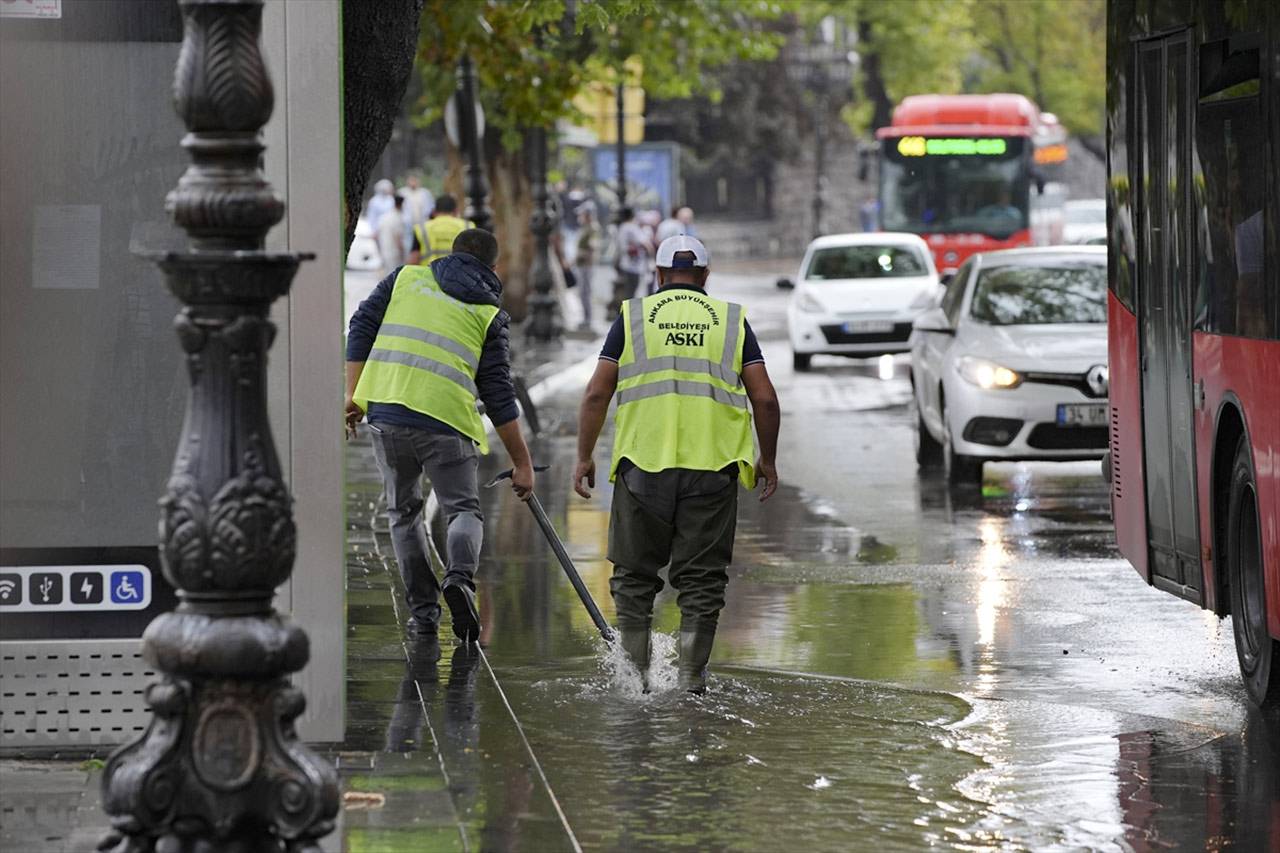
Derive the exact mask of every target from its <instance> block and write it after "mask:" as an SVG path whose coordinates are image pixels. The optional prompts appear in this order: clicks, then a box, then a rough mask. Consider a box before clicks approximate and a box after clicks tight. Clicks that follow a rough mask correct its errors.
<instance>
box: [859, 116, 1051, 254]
mask: <svg viewBox="0 0 1280 853" xmlns="http://www.w3.org/2000/svg"><path fill="white" fill-rule="evenodd" d="M913 141H917V144H916V147H913V146H912V144H911V143H912V142H913ZM965 142H968V143H972V145H973V152H974V153H938V154H935V153H932V151H934V150H937V151H939V152H953V151H960V150H965V149H961V148H959V147H957V146H958V144H959V143H965ZM933 143H950V144H949V145H947V146H940V145H936V144H933ZM979 143H982V144H981V145H979ZM1024 143H1025V140H1023V139H1020V138H1018V137H1005V138H1002V137H993V138H988V139H982V140H963V139H930V140H926V139H924V138H922V137H902V138H898V139H887V140H885V141H884V147H883V149H882V154H883V156H882V158H881V163H880V225H881V227H882V228H884V229H885V230H886V231H908V232H910V233H912V234H956V233H975V234H986V235H987V236H989V237H995V238H997V239H1000V240H1006V239H1008V238H1009V237H1010V236H1011V235H1013V234H1014V233H1015V232H1017V231H1020V230H1022V229H1024V228H1027V227H1028V226H1029V224H1030V216H1029V203H1030V195H1029V193H1030V189H1029V188H1030V173H1029V167H1028V164H1027V160H1026V158H1025V157H1024V156H1023V151H1024V150H1025V145H1024ZM919 145H924V146H925V147H924V152H923V153H922V152H921V151H920V149H919V147H918V146H919ZM978 152H982V153H978Z"/></svg>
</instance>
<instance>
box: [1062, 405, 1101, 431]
mask: <svg viewBox="0 0 1280 853" xmlns="http://www.w3.org/2000/svg"><path fill="white" fill-rule="evenodd" d="M1106 425H1107V404H1106V403H1059V404H1058V426H1068V427H1072V426H1079V427H1091V426H1106Z"/></svg>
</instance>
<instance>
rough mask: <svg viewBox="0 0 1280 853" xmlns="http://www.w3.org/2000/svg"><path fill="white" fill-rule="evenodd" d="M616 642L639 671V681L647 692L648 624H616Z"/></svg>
mask: <svg viewBox="0 0 1280 853" xmlns="http://www.w3.org/2000/svg"><path fill="white" fill-rule="evenodd" d="M618 636H619V640H618V642H619V643H621V644H622V650H623V651H624V652H626V653H627V658H628V659H629V660H630V661H631V664H632V666H634V667H635V668H636V669H637V670H639V672H640V683H641V684H643V685H644V692H645V693H648V692H649V625H648V623H645V624H644V625H643V626H641V627H637V628H624V627H622V626H618Z"/></svg>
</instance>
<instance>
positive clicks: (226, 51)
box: [98, 0, 338, 853]
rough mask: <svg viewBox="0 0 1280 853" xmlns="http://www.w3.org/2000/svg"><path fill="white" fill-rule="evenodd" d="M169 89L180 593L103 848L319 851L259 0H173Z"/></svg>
mask: <svg viewBox="0 0 1280 853" xmlns="http://www.w3.org/2000/svg"><path fill="white" fill-rule="evenodd" d="M181 7H182V14H183V30H184V36H183V42H182V49H181V53H180V55H179V57H178V64H177V71H176V77H175V81H174V101H175V105H176V107H177V111H178V114H179V115H180V116H181V117H182V120H183V122H184V123H185V124H186V126H187V129H188V131H189V133H188V134H187V135H186V137H185V138H184V139H183V140H182V146H183V147H184V148H186V149H187V151H188V152H189V153H190V154H191V157H192V161H193V162H192V164H191V166H190V167H188V169H187V171H186V173H185V174H184V175H183V176H182V178H181V179H180V180H179V182H178V186H177V187H176V188H175V189H174V190H173V191H172V192H170V193H169V196H168V199H167V203H166V207H167V209H168V210H169V212H170V214H171V215H172V216H173V218H174V220H175V221H176V222H177V224H178V225H180V226H182V227H183V228H184V229H186V231H187V233H188V234H189V235H190V238H191V244H190V248H189V249H187V250H184V251H166V252H155V253H152V257H153V258H154V260H155V261H156V262H157V263H158V264H159V266H160V269H161V270H162V271H163V273H164V276H165V280H166V282H167V284H168V286H169V289H170V290H171V291H172V292H173V293H174V295H175V296H177V297H178V299H179V300H181V302H182V303H183V308H182V311H181V312H180V313H179V314H178V316H177V320H176V323H175V325H176V328H177V332H178V339H179V342H180V344H181V346H182V349H183V351H184V352H185V353H186V361H187V370H188V374H189V376H190V380H191V391H190V395H189V397H188V402H187V417H186V420H185V423H184V425H183V431H182V435H181V437H180V439H179V444H178V452H177V458H176V459H175V461H174V465H173V473H172V475H171V476H170V478H169V483H168V487H167V489H166V491H165V494H164V496H163V497H162V498H161V501H160V507H161V517H160V554H161V560H162V564H163V567H164V574H165V577H166V578H167V579H168V580H169V582H170V583H172V584H173V586H174V587H175V588H176V589H177V593H178V598H179V601H180V604H179V605H178V608H177V610H175V611H173V612H170V613H164V614H161V615H160V616H158V617H156V619H155V620H153V621H152V622H151V624H150V625H149V626H147V630H146V633H145V634H144V635H143V654H144V656H145V657H146V660H147V662H148V664H149V665H150V666H152V667H154V668H155V669H156V670H157V671H158V672H159V673H160V680H159V681H157V682H154V683H152V684H151V685H150V687H148V689H147V704H148V705H150V706H151V709H152V711H153V712H154V716H153V717H152V720H151V725H150V726H149V727H148V728H147V731H146V732H145V733H144V734H143V735H142V736H140V737H139V738H138V739H137V740H135V741H133V742H132V743H129V744H126V745H125V746H123V747H121V748H120V749H118V750H117V751H116V752H115V753H114V754H113V755H112V756H111V758H110V759H109V760H108V761H107V766H106V769H105V772H104V774H103V779H102V790H103V796H102V801H103V807H104V809H105V811H106V813H107V814H108V815H109V816H110V819H111V825H112V831H111V833H110V835H109V836H108V837H107V838H106V839H104V841H103V843H102V844H100V845H99V848H98V849H99V850H110V851H112V853H134V851H138V852H139V853H140V851H144V850H145V851H149V850H174V851H181V850H206V851H209V853H230V851H240V852H241V853H265V851H268V850H270V851H283V850H288V851H293V853H319V850H320V847H319V843H318V839H320V838H321V837H323V836H324V835H326V834H328V833H329V832H330V831H331V830H332V829H333V825H334V819H335V817H336V815H337V811H338V784H337V778H336V774H335V772H334V769H333V767H332V765H330V764H329V763H328V762H326V761H323V760H321V759H320V758H319V757H318V756H317V755H316V754H315V753H313V752H312V751H311V750H310V749H308V748H307V747H306V746H305V745H303V744H302V743H301V742H299V740H298V735H297V732H296V730H295V728H294V722H295V721H296V720H297V718H298V716H299V715H300V714H301V713H302V711H303V708H304V707H305V705H306V700H305V698H304V697H303V694H302V691H301V690H299V689H298V688H297V687H294V686H292V685H290V684H289V681H288V679H287V676H288V675H289V674H290V673H294V672H297V671H299V670H301V669H302V667H303V666H304V665H305V664H306V662H307V658H308V654H309V653H308V644H307V636H306V633H305V632H303V630H302V629H301V628H300V627H298V626H297V625H294V624H291V623H290V622H289V621H288V620H287V619H286V618H285V617H284V616H282V615H281V614H280V613H278V612H276V611H275V610H274V609H273V608H272V597H273V596H274V594H275V590H276V588H277V587H278V586H280V585H281V584H282V583H284V582H285V581H286V580H288V579H289V575H290V573H291V572H292V570H293V561H294V555H295V552H296V540H297V533H296V529H295V526H294V521H293V512H292V508H291V505H292V500H293V499H292V496H291V495H290V494H289V490H288V488H287V487H286V486H285V484H284V482H283V480H282V478H281V474H280V463H279V460H278V459H277V457H276V450H275V446H274V444H273V442H272V437H271V427H270V424H269V423H268V422H267V407H266V401H267V394H266V384H267V377H266V364H267V351H268V350H269V349H270V346H271V341H272V339H273V338H274V336H275V326H274V325H273V324H272V323H271V321H270V320H269V319H268V315H269V312H270V307H271V303H272V302H274V301H275V300H276V299H277V298H278V297H280V296H283V295H285V294H286V293H287V292H288V291H289V286H290V282H291V281H292V279H293V276H294V273H295V272H297V269H298V264H299V262H300V261H302V260H308V259H310V258H312V257H314V256H313V255H303V254H296V253H287V252H267V251H265V250H264V249H263V245H264V238H265V236H266V233H267V231H268V230H269V229H270V228H271V227H272V226H273V225H275V224H276V223H277V222H279V221H280V219H281V218H282V217H283V216H284V202H283V200H281V199H280V197H279V196H277V195H276V193H275V192H274V190H273V189H272V188H271V186H270V184H268V183H267V181H266V179H265V177H264V176H263V174H262V171H261V168H260V166H259V163H260V160H261V155H262V151H263V144H262V135H261V129H262V126H263V125H264V124H265V123H266V121H267V119H268V118H269V117H270V115H271V109H272V101H273V94H272V89H271V80H270V78H269V76H268V74H267V70H266V66H265V65H264V63H263V59H262V53H261V48H260V45H259V36H260V34H261V30H262V0H232V2H227V0H182V2H181Z"/></svg>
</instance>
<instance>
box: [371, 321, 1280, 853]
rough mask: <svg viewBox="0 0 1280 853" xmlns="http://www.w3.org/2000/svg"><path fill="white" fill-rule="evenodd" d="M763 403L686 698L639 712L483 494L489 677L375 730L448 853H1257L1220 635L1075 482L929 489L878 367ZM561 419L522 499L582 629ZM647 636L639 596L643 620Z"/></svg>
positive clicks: (516, 526)
mask: <svg viewBox="0 0 1280 853" xmlns="http://www.w3.org/2000/svg"><path fill="white" fill-rule="evenodd" d="M762 325H763V324H762ZM762 337H763V336H762ZM765 346H766V356H767V357H770V358H771V363H772V364H782V363H784V359H782V358H779V357H777V355H776V352H775V351H774V350H771V349H770V347H773V346H775V344H774V343H771V342H769V341H768V340H766V341H765ZM770 353H774V354H773V355H770ZM779 372H785V367H783V368H781V369H779ZM785 380H786V382H785V385H784V386H783V388H784V394H785V397H784V407H786V409H787V411H788V413H789V416H790V417H794V418H796V419H797V420H796V423H798V424H801V425H800V426H797V427H795V428H793V429H791V430H789V431H786V432H784V447H783V448H782V449H781V451H780V460H781V464H780V472H781V474H782V477H783V483H784V486H783V489H782V490H781V491H780V494H779V495H778V497H777V498H776V499H775V500H774V501H771V502H770V503H769V504H768V505H767V506H765V507H761V506H760V505H758V504H757V503H756V502H755V501H753V500H750V499H749V498H746V497H745V496H744V499H743V501H742V507H743V509H742V512H741V519H740V524H739V537H738V543H737V549H736V553H735V560H734V566H733V568H732V570H731V572H732V580H731V583H730V586H729V590H728V605H727V607H726V609H725V611H724V613H723V615H722V617H721V630H720V634H719V639H718V641H717V645H716V651H715V655H714V656H713V660H712V680H711V688H712V691H711V693H709V694H708V695H707V696H706V697H704V698H701V699H690V698H687V697H682V696H678V695H675V694H672V693H670V692H664V691H662V690H659V691H657V692H656V693H655V694H654V695H651V696H647V697H645V696H641V695H639V694H638V691H637V690H636V689H635V685H634V683H630V682H628V681H627V678H626V677H625V674H623V673H622V672H621V671H620V670H619V668H618V667H617V665H616V662H614V663H610V657H609V655H607V654H605V653H604V652H603V651H602V648H601V644H600V643H599V641H598V640H597V639H596V635H595V632H594V629H593V628H592V626H591V623H590V621H589V619H588V617H587V615H586V614H585V612H583V610H582V608H581V606H580V605H579V603H578V601H577V599H576V597H575V596H574V593H573V591H572V588H571V587H570V586H569V584H568V582H567V581H566V580H565V579H564V577H563V575H562V573H561V572H560V570H559V567H558V566H557V565H556V563H555V560H554V558H553V557H552V555H551V553H550V550H549V549H548V548H547V546H546V544H545V542H544V541H543V540H542V538H541V536H540V534H539V532H538V530H537V528H536V526H535V525H534V523H533V520H532V518H531V516H530V515H529V513H528V512H527V511H526V510H525V509H524V507H522V506H520V505H519V504H518V503H517V502H515V501H514V500H513V499H512V498H511V496H510V495H509V494H508V493H506V492H505V491H502V490H497V491H493V492H487V493H485V494H484V496H483V500H484V502H485V507H484V510H485V514H486V519H487V536H488V540H487V542H486V546H485V552H484V560H483V565H482V569H481V576H480V583H479V585H480V606H481V614H482V620H483V622H484V625H485V631H484V635H483V639H484V643H485V650H486V656H487V660H488V662H489V664H490V665H491V666H492V675H491V674H490V673H489V671H488V670H487V669H486V668H484V667H483V666H482V667H479V668H477V669H475V670H467V669H466V668H465V667H461V668H460V667H458V665H457V663H456V662H455V661H454V660H453V659H452V649H453V646H452V643H451V641H450V642H449V643H447V644H446V646H445V649H444V657H443V658H442V660H441V662H440V664H439V665H438V668H439V670H438V673H437V674H436V675H434V676H432V675H431V674H430V673H427V674H421V673H419V674H415V675H414V676H413V682H414V684H415V685H416V687H417V690H418V692H419V696H420V698H421V702H422V708H423V709H424V711H423V715H422V720H421V723H420V724H419V722H418V721H416V720H414V719H413V718H412V717H411V716H406V717H404V718H402V719H401V718H396V717H395V716H394V715H391V716H389V717H388V718H386V719H384V721H383V729H382V731H381V733H380V735H379V737H380V738H381V740H380V743H381V744H382V745H384V746H385V747H388V748H392V749H405V748H408V745H409V744H410V743H411V742H419V741H425V740H427V739H428V738H429V739H430V740H431V742H432V743H433V744H434V745H435V750H436V753H437V755H438V759H439V764H440V769H441V775H442V777H443V779H445V780H447V781H446V782H444V783H443V784H444V785H445V788H446V790H447V791H448V792H449V796H450V797H451V800H452V802H453V804H454V809H455V812H456V814H457V815H458V818H459V820H460V821H462V823H463V826H464V831H463V839H462V843H463V844H464V845H468V849H484V850H537V851H541V850H544V849H552V850H553V849H573V846H574V844H575V843H576V844H578V845H580V847H581V848H582V849H586V850H610V851H612V850H664V851H665V850H730V849H732V850H761V851H772V850H780V849H805V848H807V849H814V850H849V849H867V850H880V849H900V850H918V849H922V848H924V847H928V846H939V847H943V848H948V849H964V850H984V849H999V850H1005V849H1013V850H1017V849H1034V850H1077V849H1093V850H1135V851H1144V850H1157V849H1159V850H1163V849H1178V848H1181V849H1191V850H1199V849H1206V848H1208V849H1224V848H1230V847H1234V848H1235V849H1242V850H1251V851H1252V850H1269V849H1280V805H1278V801H1280V782H1278V781H1277V778H1278V777H1280V771H1278V770H1277V766H1278V765H1280V754H1278V751H1277V750H1278V748H1277V743H1278V742H1280V721H1277V720H1275V719H1265V718H1262V717H1260V716H1258V715H1256V714H1251V713H1249V712H1247V711H1246V705H1245V703H1244V702H1243V697H1242V693H1241V690H1240V688H1239V684H1238V680H1237V675H1236V672H1235V661H1234V651H1233V649H1232V642H1231V636H1230V631H1229V628H1228V627H1227V626H1225V625H1223V624H1222V623H1220V622H1219V621H1218V620H1217V619H1215V618H1213V617H1211V616H1208V615H1205V614H1200V613H1197V612H1196V611H1195V610H1194V609H1192V608H1191V607H1190V606H1189V605H1186V604H1184V603H1182V602H1179V601H1177V600H1175V599H1172V598H1171V597H1169V596H1165V595H1163V594H1161V593H1158V592H1154V591H1152V590H1150V589H1148V588H1145V587H1144V586H1143V585H1142V583H1141V582H1140V580H1139V579H1138V578H1137V577H1136V576H1135V575H1134V574H1133V571H1132V569H1130V568H1129V567H1128V565H1127V564H1125V563H1124V562H1122V561H1121V560H1119V559H1118V558H1117V556H1116V554H1115V551H1114V545H1113V535H1112V532H1111V526H1110V520H1109V518H1108V514H1107V493H1106V488H1105V485H1104V484H1103V483H1102V481H1101V478H1100V477H1099V472H1098V466H1097V464H1096V463H1094V462H1089V463H1068V464H1062V465H1034V464H1031V465H1028V464H1005V465H993V466H988V470H987V473H986V476H985V479H984V484H983V487H982V489H981V490H980V491H975V492H973V493H971V494H968V495H957V494H953V493H952V492H950V491H949V490H948V489H947V488H946V486H945V484H944V483H942V482H940V481H939V480H937V479H936V478H930V477H917V476H916V474H915V468H914V461H913V460H912V457H911V454H912V446H911V434H910V430H911V424H912V422H911V413H910V411H909V409H908V408H907V407H906V406H905V405H904V403H905V401H906V399H908V397H909V389H908V386H907V384H906V381H905V380H904V379H903V377H902V375H901V373H899V374H898V375H897V376H896V377H895V378H891V379H882V378H881V376H880V374H879V371H878V368H877V366H875V365H871V366H865V367H864V366H857V365H852V366H849V365H840V366H835V367H831V368H828V367H827V366H826V365H825V364H824V365H822V366H821V367H820V369H818V370H815V371H814V373H813V374H810V375H806V376H803V377H799V376H797V377H792V376H785ZM780 384H781V383H780ZM575 403H576V400H573V399H565V400H560V401H555V400H553V401H550V402H549V403H547V404H546V407H545V411H544V413H543V414H544V420H545V421H546V422H548V423H551V424H553V425H555V424H559V425H560V427H559V428H553V429H552V430H550V431H549V434H548V435H546V437H544V438H543V439H541V440H539V441H538V442H536V443H535V446H534V454H535V456H536V458H537V459H538V460H539V461H540V462H549V463H551V464H552V465H553V468H552V471H551V472H549V473H548V474H547V475H544V476H543V479H542V480H541V481H540V483H541V485H540V487H539V492H540V494H541V495H542V500H543V503H544V505H545V506H546V509H547V512H548V514H549V515H550V516H551V518H552V520H553V522H554V523H555V524H556V526H557V528H558V529H559V530H560V531H561V533H562V535H563V537H564V539H565V543H566V546H567V547H568V548H569V551H570V553H571V554H572V556H573V558H574V560H575V562H576V563H577V566H578V568H579V570H580V572H581V574H582V576H583V578H584V581H585V582H586V584H587V585H588V587H589V588H590V590H591V592H592V594H593V595H594V596H595V598H596V600H597V601H598V602H599V604H600V605H601V607H602V609H603V610H604V611H605V615H606V617H608V618H612V616H613V612H612V600H611V598H610V596H609V593H608V578H609V574H610V571H611V569H610V566H609V564H608V562H607V561H606V560H605V559H604V554H605V550H606V539H607V526H608V517H607V508H608V506H609V493H610V487H609V485H608V483H607V482H605V483H601V484H600V488H599V489H598V490H597V494H596V497H595V499H593V500H592V501H589V502H587V501H582V500H580V499H578V498H576V497H574V496H572V495H571V494H570V493H569V491H568V489H567V488H566V484H565V482H564V481H565V480H567V477H568V472H569V471H570V470H571V469H572V462H573V459H574V448H573V439H572V436H571V435H570V434H569V433H570V432H571V429H570V428H569V425H570V424H571V423H572V407H573V405H574V404H575ZM607 452H608V449H607V447H602V448H601V449H600V450H599V451H598V454H599V455H598V457H597V458H598V459H603V458H605V457H606V454H607ZM498 467H500V463H499V461H498V460H497V459H495V458H490V459H488V460H486V463H485V468H484V469H482V471H481V476H482V477H485V476H487V475H491V474H492V473H494V471H496V470H497V468H498ZM557 478H558V479H557ZM383 571H384V573H385V574H386V575H388V576H390V575H394V572H388V571H386V569H385V568H384V569H383ZM371 613H372V611H371ZM383 615H385V614H383ZM677 624H678V613H677V611H676V608H675V606H674V601H673V600H672V598H671V597H670V591H669V590H668V591H666V592H664V593H663V595H662V596H660V598H659V604H658V612H657V613H656V618H655V628H656V629H657V630H658V631H661V632H665V633H666V634H668V635H669V634H671V633H673V632H674V631H675V629H676V626H677ZM352 642H353V644H354V643H360V644H364V645H363V646H362V647H363V648H365V649H367V650H370V651H372V652H378V651H379V650H380V649H381V645H380V644H382V643H384V642H390V639H389V638H387V637H384V636H381V635H379V634H378V633H377V632H373V631H365V632H360V631H357V632H355V633H353V639H352ZM392 645H394V643H392ZM658 645H659V648H662V649H667V650H669V649H670V647H671V643H670V639H669V637H664V638H660V641H659V644H658ZM446 663H447V664H448V666H447V667H446ZM664 665H665V666H668V667H669V666H670V663H669V661H668V662H667V663H666V664H664ZM401 666H402V668H403V666H404V664H403V663H402V664H401ZM455 672H457V673H459V674H458V675H456V676H455ZM659 675H661V673H659ZM403 677H404V676H397V678H398V679H399V678H403ZM655 683H658V684H662V683H664V682H663V681H662V679H661V678H656V679H655ZM397 684H398V689H399V691H400V692H399V693H394V694H393V698H394V697H395V696H406V695H409V691H408V690H407V689H406V688H405V685H403V684H400V682H399V681H397ZM499 687H501V690H502V691H504V692H505V697H506V699H508V700H509V701H510V707H511V712H513V713H509V712H508V711H507V707H506V704H505V703H504V701H503V693H502V692H500V691H499ZM353 689H354V688H353ZM451 691H452V692H451ZM406 710H407V706H406ZM513 714H514V717H513ZM393 722H394V723H395V725H394V726H393V725H392V723H393ZM419 726H420V728H421V731H420V728H419ZM521 732H523V734H524V735H525V736H527V740H528V749H526V746H525V743H524V742H523V741H522V740H521V738H520V734H521ZM530 749H531V750H532V754H533V755H534V756H536V758H537V760H538V762H539V764H540V767H541V769H542V770H543V771H544V772H545V779H546V785H545V786H544V785H543V784H542V777H541V776H540V775H539V774H538V773H537V772H536V769H535V768H532V767H531V759H530V753H529V750H530ZM557 803H558V804H559V805H560V806H561V807H562V808H563V811H564V814H565V816H566V818H567V823H568V825H569V827H570V829H569V830H568V831H566V830H565V828H564V827H563V826H562V825H561V824H560V823H559V822H558V819H557V814H556V810H555V809H556V804H557ZM570 833H572V834H570ZM352 849H357V848H356V847H352ZM359 849H375V848H372V847H364V848H359ZM376 849H383V848H376ZM388 849H390V848H388ZM404 849H408V848H404ZM424 849H425V848H424ZM444 849H449V848H447V847H446V848H444Z"/></svg>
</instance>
